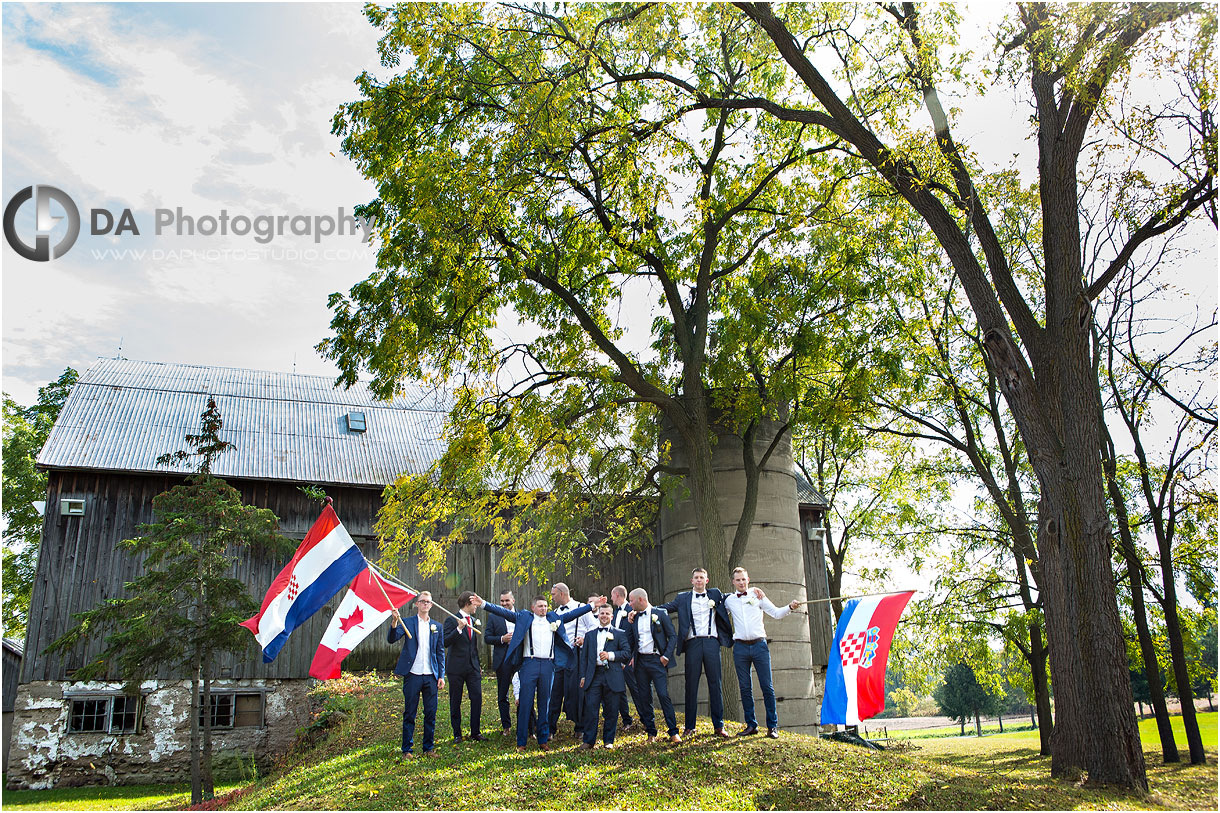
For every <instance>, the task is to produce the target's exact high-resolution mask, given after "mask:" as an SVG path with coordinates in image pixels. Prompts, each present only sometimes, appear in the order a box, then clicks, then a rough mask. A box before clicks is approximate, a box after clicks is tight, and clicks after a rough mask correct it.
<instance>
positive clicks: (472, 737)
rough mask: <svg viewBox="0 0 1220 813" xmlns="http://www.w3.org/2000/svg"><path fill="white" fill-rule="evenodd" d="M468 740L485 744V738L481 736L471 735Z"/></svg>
mask: <svg viewBox="0 0 1220 813" xmlns="http://www.w3.org/2000/svg"><path fill="white" fill-rule="evenodd" d="M470 739H472V740H474V741H475V742H487V738H486V737H484V736H483V735H482V734H471V735H470Z"/></svg>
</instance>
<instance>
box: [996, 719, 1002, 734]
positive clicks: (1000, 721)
mask: <svg viewBox="0 0 1220 813" xmlns="http://www.w3.org/2000/svg"><path fill="white" fill-rule="evenodd" d="M995 718H996V721H997V722H999V724H1000V733H1001V734H1003V733H1004V715H1003V714H997V715H996V716H995Z"/></svg>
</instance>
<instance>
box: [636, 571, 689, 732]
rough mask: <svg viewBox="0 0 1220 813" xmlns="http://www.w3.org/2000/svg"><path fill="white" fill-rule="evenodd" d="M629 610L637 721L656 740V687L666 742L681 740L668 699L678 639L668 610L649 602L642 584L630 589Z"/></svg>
mask: <svg viewBox="0 0 1220 813" xmlns="http://www.w3.org/2000/svg"><path fill="white" fill-rule="evenodd" d="M631 609H632V612H631V613H630V614H629V615H628V619H629V620H628V622H627V638H628V640H629V641H630V643H631V652H632V653H633V662H634V664H635V679H636V689H637V691H638V692H639V694H637V695H636V710H637V711H638V712H639V713H640V722H641V723H643V725H644V730H645V731H647V732H648V741H649V742H656V739H657V724H656V720H655V719H654V718H653V716H652V691H653V689H654V688H655V689H656V692H657V700H658V702H660V704H661V714H662V715H663V716H664V717H665V725H666V726H668V730H667V733H668V734H669V741H670V742H674V743H678V742H682V738H681V737H679V736H678V716H677V715H676V714H674V704H673V702H672V701H671V700H670V699H669V671H668V670H669V669H670V668H671V667H672V666H673V665H674V648H675V646H676V645H677V642H678V637H677V636H676V635H675V634H674V625H673V623H672V622H671V621H670V620H669V613H667V612H662V611H660V610H659V609H657V608H656V607H653V606H652V605H651V604H649V603H648V591H647V590H645V589H644V588H643V587H637V588H635V589H634V590H632V591H631Z"/></svg>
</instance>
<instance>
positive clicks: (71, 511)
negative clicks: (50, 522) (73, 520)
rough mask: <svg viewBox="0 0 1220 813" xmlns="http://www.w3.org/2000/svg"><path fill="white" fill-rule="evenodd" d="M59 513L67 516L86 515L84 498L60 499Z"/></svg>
mask: <svg viewBox="0 0 1220 813" xmlns="http://www.w3.org/2000/svg"><path fill="white" fill-rule="evenodd" d="M59 513H60V515H61V516H65V517H83V516H84V515H85V501H84V500H70V499H69V500H60V501H59Z"/></svg>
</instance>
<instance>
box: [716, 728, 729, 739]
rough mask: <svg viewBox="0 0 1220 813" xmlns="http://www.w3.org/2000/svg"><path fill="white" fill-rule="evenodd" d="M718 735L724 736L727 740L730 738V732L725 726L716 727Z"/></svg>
mask: <svg viewBox="0 0 1220 813" xmlns="http://www.w3.org/2000/svg"><path fill="white" fill-rule="evenodd" d="M716 736H717V737H724V738H725V739H726V740H727V739H728V738H729V732H727V731H725V730H724V729H723V728H718V729H716Z"/></svg>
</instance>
